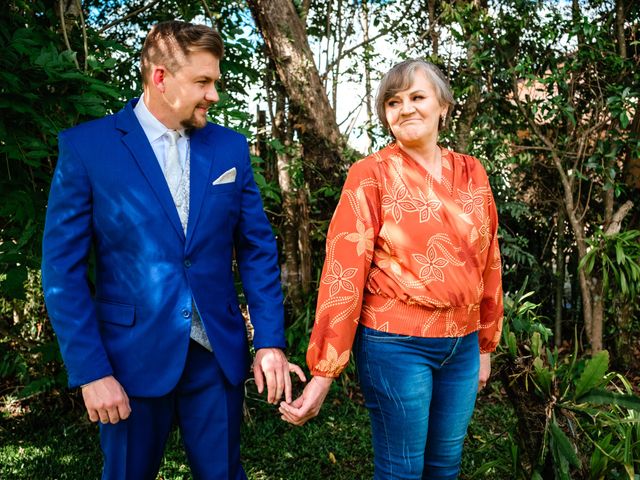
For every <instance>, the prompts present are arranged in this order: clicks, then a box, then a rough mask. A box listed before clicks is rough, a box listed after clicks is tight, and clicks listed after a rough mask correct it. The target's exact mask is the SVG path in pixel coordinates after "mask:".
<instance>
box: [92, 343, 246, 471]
mask: <svg viewBox="0 0 640 480" xmlns="http://www.w3.org/2000/svg"><path fill="white" fill-rule="evenodd" d="M243 398H244V385H243V383H240V385H232V384H230V383H229V382H228V381H227V379H226V378H225V376H224V374H223V372H222V370H221V369H220V365H219V363H218V360H217V359H216V356H215V354H214V353H211V352H209V351H207V350H205V349H204V348H202V347H201V346H200V345H198V344H197V343H195V342H193V341H191V342H190V345H189V353H188V357H187V361H186V365H185V368H184V371H183V373H182V375H181V377H180V381H179V382H178V384H177V386H176V387H175V388H174V389H173V390H172V391H171V392H170V393H168V394H167V395H163V396H161V397H153V398H143V397H133V398H130V399H129V400H130V404H131V415H130V416H129V418H128V419H127V420H124V421H120V422H119V423H117V424H115V425H111V424H106V425H101V426H100V443H101V446H102V451H103V454H104V470H103V474H102V479H103V480H146V479H149V480H155V478H156V476H157V474H158V470H159V468H160V464H161V462H162V457H163V453H164V448H165V444H166V442H167V438H168V436H169V433H170V431H171V428H172V426H173V424H174V423H177V425H178V427H179V428H180V433H181V436H182V441H183V443H184V447H185V450H186V452H187V458H188V460H189V465H190V467H191V472H192V474H193V478H194V479H198V480H200V479H202V480H246V478H247V477H246V475H245V473H244V471H243V469H242V466H241V465H240V422H241V420H242V403H243Z"/></svg>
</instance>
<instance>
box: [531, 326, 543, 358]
mask: <svg viewBox="0 0 640 480" xmlns="http://www.w3.org/2000/svg"><path fill="white" fill-rule="evenodd" d="M540 343H541V342H540V333H539V332H533V335H531V354H532V355H533V356H534V357H539V356H540Z"/></svg>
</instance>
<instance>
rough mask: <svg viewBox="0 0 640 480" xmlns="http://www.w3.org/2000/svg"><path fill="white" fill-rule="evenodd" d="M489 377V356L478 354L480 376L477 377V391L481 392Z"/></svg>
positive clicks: (488, 354) (487, 354)
mask: <svg viewBox="0 0 640 480" xmlns="http://www.w3.org/2000/svg"><path fill="white" fill-rule="evenodd" d="M490 375H491V354H490V353H481V354H480V374H479V375H478V391H480V390H482V389H483V388H484V387H485V386H486V385H487V382H488V381H489V376H490Z"/></svg>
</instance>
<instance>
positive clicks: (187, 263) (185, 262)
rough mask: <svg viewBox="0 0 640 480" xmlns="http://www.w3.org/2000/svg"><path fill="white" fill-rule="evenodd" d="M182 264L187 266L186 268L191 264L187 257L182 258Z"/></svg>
mask: <svg viewBox="0 0 640 480" xmlns="http://www.w3.org/2000/svg"><path fill="white" fill-rule="evenodd" d="M184 266H185V267H187V268H189V267H190V266H191V260H189V259H188V258H186V259H185V260H184Z"/></svg>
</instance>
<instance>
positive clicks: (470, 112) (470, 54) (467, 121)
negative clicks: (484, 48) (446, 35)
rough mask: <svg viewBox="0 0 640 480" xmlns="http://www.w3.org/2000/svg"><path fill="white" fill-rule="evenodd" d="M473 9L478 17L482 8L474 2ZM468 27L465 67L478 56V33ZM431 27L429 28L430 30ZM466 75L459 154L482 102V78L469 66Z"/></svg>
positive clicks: (460, 120) (459, 128)
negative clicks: (466, 86)
mask: <svg viewBox="0 0 640 480" xmlns="http://www.w3.org/2000/svg"><path fill="white" fill-rule="evenodd" d="M473 4H474V9H473V14H474V17H476V18H477V17H479V16H480V14H481V10H482V9H483V7H482V6H481V5H480V4H479V3H478V2H476V1H474V2H473ZM469 23H470V25H469V24H468V26H467V28H465V30H466V31H465V35H466V44H467V63H466V64H467V65H473V63H474V58H475V57H476V55H477V54H478V50H479V48H478V42H479V39H478V36H479V33H478V32H477V31H474V30H472V28H474V27H473V26H471V25H473V24H474V23H475V22H472V20H471V19H470V20H469ZM432 27H433V26H430V28H432ZM467 70H468V72H467V75H468V77H469V82H470V85H468V92H469V93H468V96H467V100H466V101H465V102H464V104H463V105H462V108H461V112H460V118H459V119H458V128H457V139H456V145H455V149H456V151H458V152H460V153H468V151H469V141H470V138H471V127H472V125H473V122H474V120H475V119H476V116H477V115H478V107H479V106H480V102H481V101H482V95H481V93H480V85H481V84H482V78H481V76H480V72H479V71H478V69H477V68H475V67H473V66H471V67H468V68H467ZM450 114H451V112H449V113H448V115H447V117H450Z"/></svg>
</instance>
